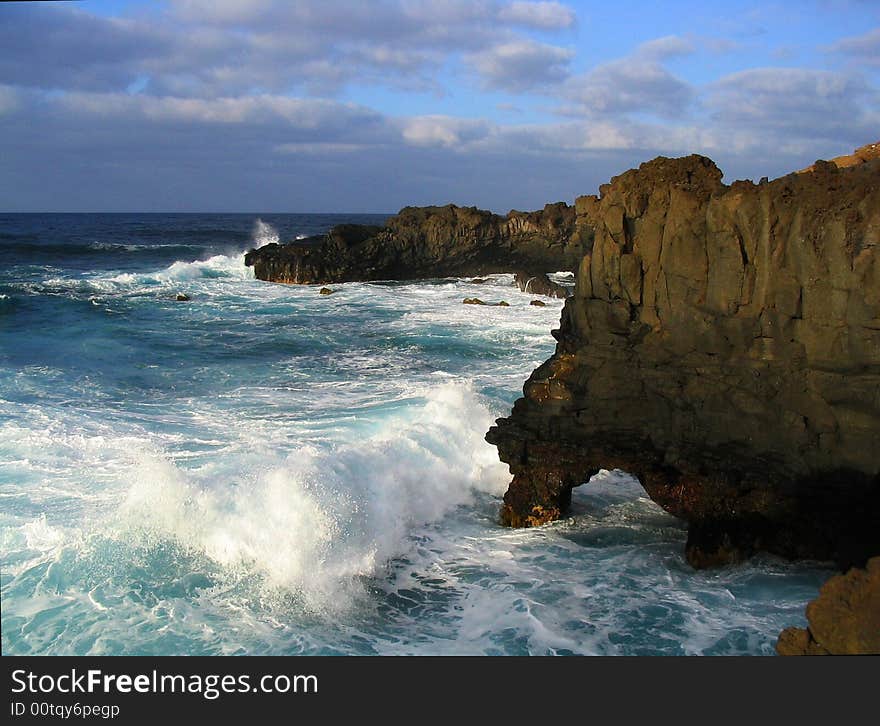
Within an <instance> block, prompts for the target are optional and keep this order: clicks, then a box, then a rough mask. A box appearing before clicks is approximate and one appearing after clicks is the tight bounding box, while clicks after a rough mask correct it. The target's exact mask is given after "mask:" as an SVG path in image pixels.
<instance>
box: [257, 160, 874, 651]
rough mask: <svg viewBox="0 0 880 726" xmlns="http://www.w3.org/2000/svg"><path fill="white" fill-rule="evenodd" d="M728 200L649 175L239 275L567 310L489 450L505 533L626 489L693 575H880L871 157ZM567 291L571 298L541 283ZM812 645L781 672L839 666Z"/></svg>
mask: <svg viewBox="0 0 880 726" xmlns="http://www.w3.org/2000/svg"><path fill="white" fill-rule="evenodd" d="M721 178H722V172H721V171H720V170H719V169H718V168H717V167H716V165H715V164H714V163H713V162H712V161H711V160H710V159H708V158H706V157H702V156H697V155H692V156H688V157H683V158H678V159H669V158H664V157H658V158H657V159H654V160H652V161H649V162H647V163H645V164H642V165H641V166H640V167H639V168H638V169H633V170H630V171H627V172H625V173H623V174H621V175H620V176H617V177H615V178H613V179H612V180H611V182H610V183H609V184H606V185H603V186H602V187H601V188H600V194H599V195H598V196H584V197H579V198H578V199H577V200H576V202H575V205H574V207H570V206H568V205H565V204H561V203H560V204H553V205H547V207H545V208H544V210H542V211H540V212H533V213H521V212H511V213H510V214H508V215H507V216H505V217H501V216H498V215H494V214H491V213H490V212H484V211H481V210H478V209H475V208H463V207H455V206H452V205H449V206H446V207H427V208H406V209H404V210H402V211H401V212H400V213H399V214H398V215H396V216H395V217H392V218H391V219H389V220H388V222H387V223H386V225H385V226H384V227H363V226H352V225H347V226H343V227H337V228H334V230H332V231H331V232H330V233H329V234H327V235H325V236H321V237H318V238H312V239H309V240H302V241H300V242H299V243H297V244H290V245H267V246H265V247H262V248H260V249H257V250H252V251H251V252H250V253H248V255H247V257H246V264H248V265H252V266H253V267H254V270H255V274H256V276H257V278H259V279H262V280H270V281H274V282H285V283H300V284H301V283H306V284H316V283H320V284H326V283H335V282H346V281H366V280H381V279H395V280H398V279H419V278H436V277H447V276H475V275H485V274H489V273H494V272H514V273H517V274H516V282H517V284H518V286H519V288H520V289H521V290H523V291H526V292H530V293H532V294H537V295H551V296H558V297H567V300H566V303H565V307H564V309H563V312H562V318H561V321H560V325H559V328H558V329H557V330H554V331H552V332H553V335H554V337H555V338H556V340H557V346H556V351H555V353H554V355H553V356H552V357H551V358H550V359H549V360H548V361H546V362H545V363H544V364H542V365H541V366H539V367H538V368H537V369H536V370H535V371H534V372H533V373H532V374H531V376H530V377H529V379H528V380H527V381H526V383H525V385H524V388H523V397H522V398H520V399H519V400H517V401H516V403H515V404H514V407H513V410H512V412H511V414H510V415H509V416H507V417H505V418H501V419H498V421H497V422H496V425H495V426H493V427H492V428H491V429H490V430H489V432H488V433H487V435H486V440H487V441H488V442H489V443H491V444H494V445H495V446H497V448H498V452H499V456H500V458H501V460H502V461H503V462H505V463H506V464H508V466H509V468H510V472H511V475H512V477H513V478H512V481H511V483H510V486H509V488H508V490H507V493H506V494H505V496H504V504H503V506H502V510H501V515H500V516H501V521H502V523H503V524H505V525H509V526H512V527H529V526H537V525H541V524H544V523H547V522H550V521H553V520H555V519H559V518H561V517H563V516H565V514H566V511H567V509H568V507H569V504H570V500H571V492H572V489H573V488H574V487H576V486H580V485H582V484H584V483H586V482H587V481H588V480H589V478H590V477H591V476H592V475H593V474H595V473H597V472H598V471H599V470H600V469H621V470H624V471H627V472H629V473H631V474H634V475H635V476H637V477H638V479H639V480H640V482H641V483H642V485H643V487H644V488H645V491H646V492H647V493H648V495H649V496H650V497H651V499H653V500H654V501H655V502H657V503H658V504H659V505H660V506H662V507H663V508H664V509H665V510H666V511H668V512H670V513H671V514H673V515H675V516H676V517H679V518H681V519H683V520H685V521H686V522H687V523H688V539H687V544H686V547H685V555H686V558H687V560H688V562H690V563H691V564H692V565H693V566H694V567H697V568H704V567H711V566H718V565H723V564H727V563H732V562H737V561H741V560H743V559H746V558H748V557H750V556H751V555H753V554H754V553H756V552H759V551H765V552H770V553H774V554H777V555H781V556H784V557H787V558H809V559H817V560H823V561H834V562H835V563H836V564H837V565H838V566H839V567H841V568H842V569H845V568H849V567H852V566H857V567H858V566H864V565H865V563H866V562H867V561H868V560H869V558H871V557H872V556H874V555H877V554H878V553H880V527H878V526H877V522H880V447H878V446H877V442H878V440H880V437H878V434H880V144H870V145H867V146H865V147H862V148H861V149H858V150H857V151H856V152H855V153H854V154H853V155H850V156H846V157H839V158H836V159H834V160H832V161H830V162H828V161H817V162H816V163H815V164H813V165H811V166H810V167H808V168H807V169H803V170H801V171H800V172H795V173H792V174H789V175H787V176H785V177H782V178H779V179H776V180H773V181H768V180H766V179H762V180H761V182H760V183H759V184H753V183H751V182H748V181H738V182H734V183H733V184H731V185H729V186H728V185H725V184H723V183H722V181H721ZM564 269H571V270H576V275H575V288H574V293H573V295H571V296H570V297H568V294H569V291H568V290H567V289H566V288H565V287H564V286H560V285H558V284H556V283H553V282H552V281H550V280H549V278H547V276H546V274H545V273H546V272H547V271H551V270H564ZM474 300H476V299H474ZM465 302H471V303H472V304H479V303H480V302H482V301H479V300H476V302H474V301H471V300H465ZM872 563H873V564H871V565H870V566H869V569H868V570H867V571H864V572H868V573H869V575H870V578H869V579H870V586H871V587H872V588H873V590H871V593H873V594H871V595H869V596H865V597H863V598H862V600H864V602H866V603H869V607H871V608H876V607H877V604H876V587H877V584H876V581H877V578H876V575H877V560H876V559H875V560H872ZM853 572H856V573H858V572H863V571H859V570H854V571H853ZM847 577H850V576H849V575H848V576H847ZM852 577H854V578H855V580H857V581H858V583H861V584H864V582H867V581H868V580H866V578H867V577H868V576H867V575H866V576H864V577H861V576H859V575H858V574H856V575H853V576H852ZM860 577H861V579H859V578H860ZM871 578H872V579H871ZM847 582H849V581H847ZM829 587H830V590H832V591H834V590H835V588H838V585H834V586H831V585H830V583H829ZM841 587H844V589H845V588H846V586H841ZM823 593H824V588H823ZM823 597H824V598H825V600H826V601H827V600H828V597H829V596H828V595H827V594H823ZM872 598H873V599H872ZM862 600H859V602H862ZM819 602H820V603H822V602H824V601H823V599H822V598H820V601H819ZM811 607H813V612H819V611H821V609H822V607H824V605H822V604H820V605H816V606H815V607H814V606H811ZM832 609H833V607H832ZM809 612H810V611H808V615H809ZM871 618H873V619H871ZM851 620H852V621H853V622H855V623H856V626H854V627H864V625H863V624H864V622H869V623H871V624H873V623H875V622H876V612H874V613H871V614H869V617H868V620H864V618H863V619H862V620H859V618H858V617H854V618H851ZM811 623H812V616H811ZM858 623H862V625H859V624H858ZM844 627H846V626H844ZM869 627H873V625H870V626H869ZM820 630H821V628H820ZM816 637H817V636H816V632H815V631H814V630H813V629H812V625H811V629H810V630H808V631H797V630H791V629H790V630H789V631H786V633H785V634H783V637H782V638H781V639H780V646H779V652H805V653H818V652H836V651H835V650H834V648H835V647H836V646H830V645H828V642H827V636H824V635H823V636H818V637H820V640H818V641H817V640H816ZM822 637H825V638H826V640H825V641H823V640H821V638H822ZM835 637H837V636H835ZM840 637H843V638H844V640H845V639H846V638H845V637H844V636H840ZM846 637H848V636H846ZM850 640H852V639H850ZM856 640H858V639H856ZM848 642H849V641H848ZM853 642H856V641H853ZM858 642H861V641H858ZM872 642H873V641H872ZM856 647H857V649H856V651H844V652H875V651H873V650H869V651H865V650H858V647H864V646H856ZM867 647H875V646H867Z"/></svg>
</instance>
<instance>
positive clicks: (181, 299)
mask: <svg viewBox="0 0 880 726" xmlns="http://www.w3.org/2000/svg"><path fill="white" fill-rule="evenodd" d="M175 299H176V300H177V302H186V301H187V300H189V299H190V297H189V295H186V294H185V293H182V292H179V293H177V297H176V298H175Z"/></svg>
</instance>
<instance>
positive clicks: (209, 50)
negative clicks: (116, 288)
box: [0, 0, 880, 212]
mask: <svg viewBox="0 0 880 726" xmlns="http://www.w3.org/2000/svg"><path fill="white" fill-rule="evenodd" d="M878 139H880V2H877V0H796V1H795V0H791V1H781V2H773V1H772V0H763V1H760V2H753V1H752V0H725V2H723V3H722V2H714V0H712V1H711V2H710V1H708V0H699V1H697V0H670V1H669V2H662V3H660V2H647V1H645V2H643V1H638V2H636V1H635V0H611V1H609V0H601V1H595V2H594V1H593V0H583V1H581V2H575V1H570V2H565V1H558V2H557V1H556V0H551V1H549V2H547V1H541V2H531V1H527V0H468V1H465V0H373V1H371V2H364V1H363V0H165V1H164V2H155V1H154V2H144V1H143V0H138V1H133V0H129V1H128V2H125V1H123V0H120V1H118V2H110V1H107V0H85V1H83V2H39V3H36V2H34V3H28V2H3V3H0V210H2V211H248V212H272V211H274V212H285V211H288V212H300V211H302V212H306V211H315V212H317V211H328V212H329V211H364V212H366V211H375V212H392V211H396V210H397V209H398V208H400V207H402V206H404V205H407V204H431V203H446V202H455V203H459V204H476V205H478V206H481V207H485V208H489V209H493V210H496V211H502V212H503V211H507V210H508V209H511V208H517V209H534V208H539V207H541V206H543V204H544V203H545V202H548V201H556V200H563V201H568V202H571V201H572V200H573V199H574V197H575V196H577V195H580V194H589V193H595V192H596V190H597V187H598V185H599V184H601V183H604V182H605V181H607V180H608V178H609V177H610V176H612V175H613V174H617V173H619V172H621V171H623V170H625V169H627V168H629V167H632V166H635V165H637V164H639V163H640V162H642V161H645V160H647V159H650V158H652V157H654V156H657V155H658V154H663V155H666V156H678V155H683V154H689V153H702V154H706V155H707V156H711V157H712V158H713V159H715V160H716V161H717V162H718V164H719V166H721V168H722V169H723V170H724V171H725V180H726V181H728V182H730V181H732V180H734V179H737V178H753V179H758V178H760V177H762V176H769V177H771V178H772V177H774V176H779V175H782V174H784V173H786V172H788V171H791V170H793V169H797V168H801V167H803V166H806V165H807V164H809V163H811V162H812V161H814V160H815V159H817V158H829V157H831V156H835V155H838V154H842V153H847V152H849V151H851V150H852V149H853V148H855V147H856V146H860V145H862V144H865V143H868V142H872V141H876V140H878Z"/></svg>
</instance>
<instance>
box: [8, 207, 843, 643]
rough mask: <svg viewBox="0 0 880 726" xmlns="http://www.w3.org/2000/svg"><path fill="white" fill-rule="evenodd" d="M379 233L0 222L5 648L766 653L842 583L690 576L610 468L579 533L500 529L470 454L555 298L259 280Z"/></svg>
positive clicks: (549, 346) (138, 218) (542, 352)
mask: <svg viewBox="0 0 880 726" xmlns="http://www.w3.org/2000/svg"><path fill="white" fill-rule="evenodd" d="M383 219H384V217H383V216H370V215H264V216H262V217H258V216H257V215H246V214H242V215H216V214H204V215H0V575H2V648H3V652H4V653H6V654H96V655H98V654H100V655H104V654H157V655H160V654H161V655H164V654H218V655H219V654H273V655H278V654H300V653H302V654H515V655H522V654H630V655H632V654H696V653H704V654H743V653H749V654H769V653H772V652H773V645H774V643H775V639H776V636H777V635H778V633H779V631H780V630H781V629H782V628H783V627H785V626H788V625H798V624H802V623H803V622H804V614H803V612H804V606H805V604H806V603H807V602H808V601H809V600H810V599H812V598H813V597H815V595H816V592H817V588H818V587H819V585H820V584H821V582H822V581H823V580H824V579H826V578H827V577H828V575H829V574H830V570H829V569H828V568H827V566H826V565H823V564H821V563H800V564H791V563H787V562H784V561H782V560H779V559H776V558H772V557H766V556H761V557H757V558H755V559H753V560H752V561H751V562H749V563H746V564H741V565H736V566H732V567H727V568H724V569H718V570H712V571H706V572H696V571H694V570H693V569H691V568H690V567H689V566H688V565H687V564H686V562H685V561H684V558H683V548H684V541H685V537H686V532H685V528H684V526H683V524H682V523H681V522H679V521H677V520H676V519H674V518H673V517H671V516H669V515H667V514H666V513H664V512H663V511H662V510H661V509H660V508H659V507H657V506H656V505H654V504H653V503H652V502H651V501H650V500H649V499H647V498H646V496H645V494H644V491H643V490H642V489H641V487H640V486H639V484H638V482H637V481H636V480H634V479H632V478H631V477H629V476H628V475H627V474H625V473H623V472H616V471H615V472H601V473H600V474H598V475H597V476H596V477H594V478H593V480H592V481H591V482H590V483H588V484H586V485H585V486H582V487H579V488H578V489H576V490H575V495H574V501H573V508H572V516H571V517H570V518H568V519H566V520H565V521H561V522H557V523H553V524H550V525H546V526H543V527H539V528H535V529H528V530H510V529H506V528H503V527H501V526H500V525H499V524H498V510H499V506H500V502H501V496H502V495H503V493H504V490H505V488H506V485H507V482H508V480H509V474H508V472H507V469H506V467H505V466H504V465H503V464H501V463H500V462H499V461H498V458H497V454H496V451H495V449H494V448H493V447H491V446H490V445H488V444H487V443H485V441H484V440H483V436H484V434H485V432H486V430H487V429H488V428H489V426H490V425H491V424H492V422H493V420H494V419H495V418H496V417H498V416H502V415H506V414H507V413H508V412H509V410H510V407H511V405H512V404H513V401H514V400H515V399H516V398H517V397H518V395H519V394H520V392H521V389H522V384H523V382H524V380H525V379H526V377H527V376H528V375H529V373H530V372H531V371H532V370H533V369H534V368H535V367H536V366H537V365H539V364H540V363H541V362H542V361H543V360H545V359H546V358H547V357H548V356H549V355H550V354H551V353H552V352H553V346H554V341H553V338H552V337H551V335H550V330H551V329H552V328H554V327H555V326H556V325H557V324H558V321H559V314H560V310H561V306H562V302H561V301H558V300H550V299H545V300H544V302H545V303H546V307H535V306H531V305H530V304H529V302H530V300H531V299H532V297H531V296H530V295H526V294H524V293H521V292H519V290H518V289H517V288H516V287H515V286H514V284H513V278H512V276H510V275H492V276H490V278H489V279H488V281H486V282H483V283H477V282H474V281H471V280H469V279H436V280H423V281H416V282H387V283H383V282H377V283H347V284H340V285H333V286H332V288H333V289H334V290H335V292H334V293H333V294H332V295H319V294H318V289H317V288H316V287H314V286H286V285H276V284H271V283H266V282H261V281H258V280H255V279H254V277H253V272H252V270H250V269H249V268H246V267H245V266H244V252H245V251H246V250H247V249H249V248H251V247H255V246H260V245H262V244H265V243H267V242H272V241H278V240H279V238H280V239H282V240H289V239H294V238H296V237H302V236H306V235H311V234H316V233H320V232H324V231H326V230H327V229H329V228H330V226H332V225H333V224H337V223H341V222H367V223H381V221H382V220H383ZM560 272H561V273H562V272H564V271H560ZM557 279H560V280H562V281H565V280H567V279H569V278H568V277H567V276H566V275H564V274H560V275H558V276H557ZM179 293H182V294H185V295H187V296H189V298H190V300H189V301H178V300H177V299H176V297H177V295H178V294H179ZM465 297H479V298H481V299H483V300H485V301H487V302H498V301H500V300H505V301H506V302H508V303H509V307H488V306H486V307H483V306H473V305H463V304H462V300H463V299H464V298H465Z"/></svg>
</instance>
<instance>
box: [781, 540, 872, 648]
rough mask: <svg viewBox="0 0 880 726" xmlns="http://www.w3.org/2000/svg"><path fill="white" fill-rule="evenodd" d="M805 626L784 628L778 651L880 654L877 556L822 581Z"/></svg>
mask: <svg viewBox="0 0 880 726" xmlns="http://www.w3.org/2000/svg"><path fill="white" fill-rule="evenodd" d="M807 621H808V622H809V627H807V628H786V629H785V630H783V631H782V633H781V634H780V636H779V640H778V642H777V643H776V652H777V653H779V655H867V654H872V655H880V557H874V558H872V559H870V560H868V564H867V567H866V568H865V569H864V570H862V569H859V568H853V569H851V570H850V571H849V572H847V573H846V574H845V575H837V576H836V577H832V578H831V579H830V580H828V582H826V583H825V584H824V585H822V589H821V590H819V597H817V598H816V599H815V600H813V602H811V603H810V604H809V605H807Z"/></svg>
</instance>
